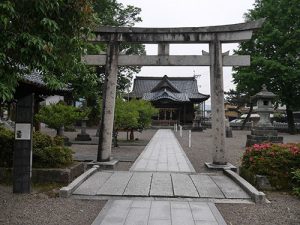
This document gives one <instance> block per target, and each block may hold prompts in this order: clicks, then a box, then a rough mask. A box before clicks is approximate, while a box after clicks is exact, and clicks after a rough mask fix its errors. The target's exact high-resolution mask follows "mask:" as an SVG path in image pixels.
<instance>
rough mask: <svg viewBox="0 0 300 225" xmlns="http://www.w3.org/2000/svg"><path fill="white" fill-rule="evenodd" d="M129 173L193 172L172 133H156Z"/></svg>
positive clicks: (166, 131)
mask: <svg viewBox="0 0 300 225" xmlns="http://www.w3.org/2000/svg"><path fill="white" fill-rule="evenodd" d="M130 171H160V172H195V169H194V168H193V166H192V164H191V163H190V161H189V160H188V158H187V156H186V154H185V153H184V151H183V149H182V148H181V146H180V144H179V142H178V140H177V139H176V137H175V135H174V133H173V132H172V131H171V130H169V129H160V130H158V131H157V132H156V134H155V135H154V136H153V138H152V139H151V140H150V142H149V143H148V145H147V146H146V147H145V149H144V151H143V152H142V154H141V155H140V156H139V158H138V159H137V160H136V162H135V163H134V164H133V165H132V167H131V169H130Z"/></svg>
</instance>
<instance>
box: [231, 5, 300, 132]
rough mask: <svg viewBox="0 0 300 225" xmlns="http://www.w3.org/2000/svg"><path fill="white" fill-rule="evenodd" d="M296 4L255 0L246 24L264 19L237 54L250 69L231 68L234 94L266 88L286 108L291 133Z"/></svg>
mask: <svg viewBox="0 0 300 225" xmlns="http://www.w3.org/2000/svg"><path fill="white" fill-rule="evenodd" d="M299 15H300V2H299V0H276V1H274V0H256V1H255V4H254V8H253V9H251V10H249V11H248V13H246V14H245V17H246V20H248V21H250V20H256V19H259V18H263V17H265V18H266V21H265V24H264V26H263V27H262V28H261V29H260V30H258V32H256V33H255V34H254V35H253V38H252V39H251V40H250V41H247V42H244V43H242V44H241V45H240V48H239V50H238V51H237V53H238V54H249V55H251V66H250V67H247V68H246V67H245V68H235V69H234V70H235V72H234V74H233V78H234V82H235V83H236V84H237V91H242V92H248V93H249V95H253V94H255V93H256V92H258V91H260V88H261V85H262V84H266V85H267V87H268V90H270V91H272V92H274V93H275V94H276V95H278V99H277V104H285V105H286V113H287V118H288V125H289V130H290V132H291V133H294V132H295V125H294V117H293V110H297V109H299V108H300V60H299V57H300V55H299V53H300V16H299Z"/></svg>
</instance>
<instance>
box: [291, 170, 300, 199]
mask: <svg viewBox="0 0 300 225" xmlns="http://www.w3.org/2000/svg"><path fill="white" fill-rule="evenodd" d="M292 174H293V180H292V182H293V186H294V187H293V190H294V193H295V194H296V195H298V196H299V197H300V169H296V170H295V171H294V172H292Z"/></svg>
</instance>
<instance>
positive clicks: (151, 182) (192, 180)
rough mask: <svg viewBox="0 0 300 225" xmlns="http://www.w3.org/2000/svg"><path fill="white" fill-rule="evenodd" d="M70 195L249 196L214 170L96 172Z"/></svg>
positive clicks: (229, 197)
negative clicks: (189, 171) (188, 171)
mask: <svg viewBox="0 0 300 225" xmlns="http://www.w3.org/2000/svg"><path fill="white" fill-rule="evenodd" d="M73 195H83V196H126V197H169V198H172V197H181V198H185V197H186V198H212V199H250V197H249V195H248V194H247V193H246V192H245V191H244V190H242V189H241V188H240V186H238V185H237V184H236V183H235V182H233V181H232V180H231V179H230V178H228V177H226V176H223V175H216V174H211V175H207V174H186V173H158V172H155V173H153V172H127V171H115V172H114V171H105V172H97V173H95V174H94V175H92V176H91V177H90V178H88V179H87V180H86V181H85V182H84V183H83V184H81V185H80V186H79V187H78V188H77V189H76V190H75V191H74V192H73Z"/></svg>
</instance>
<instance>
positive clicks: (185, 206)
mask: <svg viewBox="0 0 300 225" xmlns="http://www.w3.org/2000/svg"><path fill="white" fill-rule="evenodd" d="M73 196H77V197H82V196H85V197H90V198H96V197H98V196H106V197H109V196H110V197H112V196H117V197H125V199H126V198H128V197H140V198H141V197H142V200H131V199H129V200H128V199H126V200H124V199H122V200H121V199H118V200H109V201H108V203H107V204H106V206H105V208H104V209H103V210H102V211H101V212H100V214H99V215H98V217H97V218H96V219H95V221H94V222H93V224H92V225H183V224H184V225H221V224H222V225H224V224H225V225H226V223H225V221H224V219H223V218H222V216H221V214H220V213H219V211H218V210H217V208H216V207H215V205H214V204H213V203H210V202H209V199H221V200H227V199H239V200H249V199H250V197H249V195H248V194H247V193H246V192H245V191H243V190H242V189H241V187H240V186H238V185H237V184H236V183H235V182H233V181H232V180H231V179H229V178H228V177H226V176H224V175H221V174H197V173H195V170H194V168H193V166H192V165H191V163H190V161H189V160H188V158H187V156H186V155H185V153H184V151H183V149H182V148H181V146H180V144H179V142H178V141H177V139H176V137H175V135H174V134H173V132H172V131H171V130H158V131H157V133H156V134H155V135H154V137H153V138H152V139H151V141H150V142H149V144H148V145H147V146H146V148H145V149H144V151H143V152H142V154H141V155H140V156H139V158H138V159H137V160H136V162H135V163H134V165H133V166H132V167H131V169H130V171H100V172H96V173H95V174H93V175H92V176H91V177H89V178H88V179H87V180H86V181H85V182H83V183H82V184H81V185H80V186H79V187H78V188H77V189H76V190H75V191H74V192H73ZM149 197H152V198H149ZM158 198H161V199H163V198H168V200H165V199H163V200H158ZM171 198H172V200H171ZM180 198H189V199H180ZM191 198H192V200H191ZM199 198H202V199H205V200H206V202H203V201H202V202H200V201H196V200H195V199H199ZM153 199H154V200H153ZM194 200H195V201H194Z"/></svg>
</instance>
